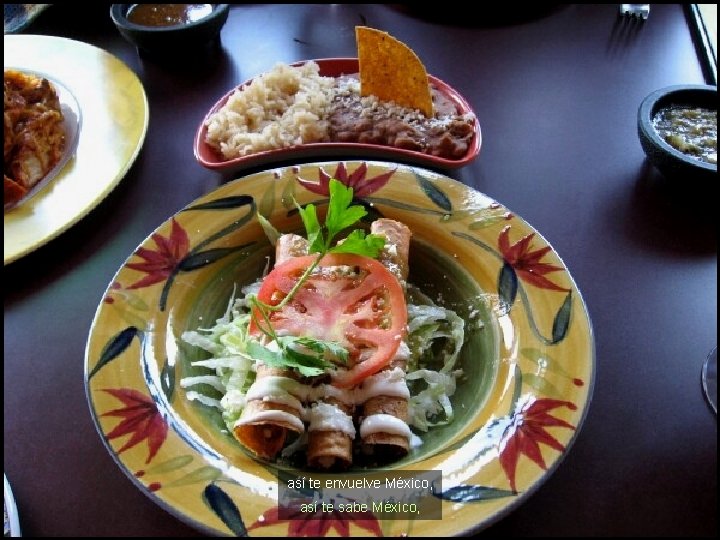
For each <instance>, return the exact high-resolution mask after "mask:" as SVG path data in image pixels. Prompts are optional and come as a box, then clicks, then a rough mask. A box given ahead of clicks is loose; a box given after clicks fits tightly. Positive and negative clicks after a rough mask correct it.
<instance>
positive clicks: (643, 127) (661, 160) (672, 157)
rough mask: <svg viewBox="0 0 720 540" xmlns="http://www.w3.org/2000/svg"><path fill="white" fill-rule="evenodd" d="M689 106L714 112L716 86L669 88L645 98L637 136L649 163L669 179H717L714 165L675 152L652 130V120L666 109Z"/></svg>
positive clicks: (678, 151) (677, 151) (640, 110)
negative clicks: (673, 106) (672, 106)
mask: <svg viewBox="0 0 720 540" xmlns="http://www.w3.org/2000/svg"><path fill="white" fill-rule="evenodd" d="M671 105H688V106H692V107H703V108H706V109H715V110H717V86H708V85H679V86H668V87H667V88H662V89H660V90H656V91H655V92H653V93H651V94H650V95H648V96H647V97H646V98H645V99H644V100H643V101H642V103H641V104H640V108H639V110H638V136H639V137H640V144H641V145H642V147H643V150H644V151H645V154H646V155H647V158H648V160H649V161H650V163H652V164H653V165H654V166H655V167H656V168H657V169H658V170H659V171H660V172H661V173H662V174H663V176H665V177H666V178H668V179H673V180H675V179H678V180H689V181H695V180H700V181H702V182H707V181H709V180H712V179H714V178H715V177H716V176H717V164H712V163H707V162H704V161H700V160H699V159H698V158H696V157H693V156H690V155H687V154H684V153H683V152H681V151H680V150H677V149H675V148H674V147H672V146H671V145H670V144H668V143H667V142H665V140H664V139H663V138H662V137H661V136H660V135H659V134H658V132H657V131H656V130H655V128H654V127H653V117H654V116H655V114H656V113H657V112H658V111H660V110H661V109H663V108H665V107H669V106H671Z"/></svg>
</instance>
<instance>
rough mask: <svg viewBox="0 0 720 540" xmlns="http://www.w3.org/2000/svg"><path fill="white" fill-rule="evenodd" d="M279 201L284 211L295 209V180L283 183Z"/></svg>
mask: <svg viewBox="0 0 720 540" xmlns="http://www.w3.org/2000/svg"><path fill="white" fill-rule="evenodd" d="M280 201H281V202H282V205H283V207H284V208H285V210H291V209H292V208H295V180H293V179H291V180H288V181H287V182H286V183H285V187H284V188H283V190H282V194H281V195H280Z"/></svg>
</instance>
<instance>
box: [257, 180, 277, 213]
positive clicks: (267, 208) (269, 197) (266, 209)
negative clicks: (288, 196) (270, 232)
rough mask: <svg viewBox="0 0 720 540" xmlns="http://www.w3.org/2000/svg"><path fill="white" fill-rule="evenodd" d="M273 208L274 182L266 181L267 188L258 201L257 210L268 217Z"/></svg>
mask: <svg viewBox="0 0 720 540" xmlns="http://www.w3.org/2000/svg"><path fill="white" fill-rule="evenodd" d="M274 209H275V182H268V188H267V189H266V190H265V193H263V196H262V198H261V199H260V202H259V203H258V212H260V215H262V216H263V217H265V218H269V217H270V216H271V215H272V213H273V210H274Z"/></svg>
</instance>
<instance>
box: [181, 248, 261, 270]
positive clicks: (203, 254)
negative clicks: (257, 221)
mask: <svg viewBox="0 0 720 540" xmlns="http://www.w3.org/2000/svg"><path fill="white" fill-rule="evenodd" d="M249 245H251V244H243V245H241V246H233V247H227V248H212V249H208V250H206V251H200V252H198V253H193V254H192V255H188V256H187V257H185V258H184V259H183V260H182V261H180V264H179V265H178V269H179V270H181V271H182V272H191V271H192V270H197V269H198V268H202V267H203V266H207V265H208V264H212V263H214V262H217V261H219V260H220V259H222V258H223V257H227V256H228V255H230V254H231V253H235V252H236V251H240V250H241V249H245V248H246V247H248V246H249Z"/></svg>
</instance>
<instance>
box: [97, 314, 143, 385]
mask: <svg viewBox="0 0 720 540" xmlns="http://www.w3.org/2000/svg"><path fill="white" fill-rule="evenodd" d="M137 335H141V332H140V330H138V329H137V328H136V327H134V326H128V327H127V328H125V329H124V330H121V331H120V332H118V333H117V334H115V335H114V336H113V337H112V338H110V340H109V341H108V342H107V343H106V344H105V346H104V347H103V350H102V352H101V353H100V359H99V360H98V362H97V364H95V367H94V368H93V369H92V371H91V372H90V375H88V380H89V379H92V378H93V377H94V376H95V374H96V373H97V372H98V371H100V370H101V369H102V368H104V367H105V366H106V365H107V364H109V363H110V362H112V361H113V360H115V359H116V358H117V357H118V356H120V355H121V354H122V353H123V352H125V349H127V348H128V347H129V346H130V343H132V340H133V338H134V337H135V336H137Z"/></svg>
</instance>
